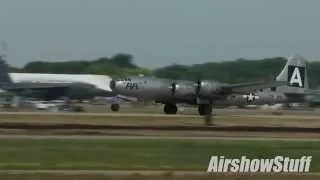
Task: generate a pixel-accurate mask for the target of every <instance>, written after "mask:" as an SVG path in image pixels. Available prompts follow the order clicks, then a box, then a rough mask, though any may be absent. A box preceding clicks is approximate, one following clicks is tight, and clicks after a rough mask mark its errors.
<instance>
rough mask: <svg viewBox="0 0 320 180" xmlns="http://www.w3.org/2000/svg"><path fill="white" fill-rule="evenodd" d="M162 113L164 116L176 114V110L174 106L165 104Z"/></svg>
mask: <svg viewBox="0 0 320 180" xmlns="http://www.w3.org/2000/svg"><path fill="white" fill-rule="evenodd" d="M163 111H164V113H166V114H177V111H178V108H177V106H176V105H175V104H165V105H164V110H163Z"/></svg>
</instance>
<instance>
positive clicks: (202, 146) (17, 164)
mask: <svg viewBox="0 0 320 180" xmlns="http://www.w3.org/2000/svg"><path fill="white" fill-rule="evenodd" d="M0 144H1V148H0V169H94V170H117V169H119V170H121V169H128V170H129V169H130V170H152V169H153V170H200V171H202V170H203V171H205V170H206V168H207V167H208V163H209V158H210V156H211V155H224V156H226V157H229V158H239V157H240V156H241V155H246V156H247V157H248V158H273V157H274V156H276V155H283V156H289V157H291V158H300V157H301V156H304V155H312V156H313V159H312V162H311V172H320V150H319V149H320V142H317V141H313V142H311V141H310V142H302V141H299V142H298V141H232V140H226V141H218V140H166V139H164V140H139V139H134V140H123V139H122V140H120V139H95V140H93V139H91V140H89V139H77V140H75V139H73V140H71V139H60V140H59V139H46V140H40V139H0Z"/></svg>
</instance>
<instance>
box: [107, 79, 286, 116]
mask: <svg viewBox="0 0 320 180" xmlns="http://www.w3.org/2000/svg"><path fill="white" fill-rule="evenodd" d="M285 83H286V82H272V83H265V82H252V83H240V84H227V83H220V82H217V81H209V80H201V81H200V80H199V81H197V82H193V81H186V80H171V79H165V78H156V77H140V76H131V77H127V78H122V79H115V80H112V81H111V82H110V88H111V89H112V91H114V93H116V94H120V95H123V96H127V97H135V98H137V99H142V100H146V101H155V102H156V103H162V104H164V112H165V113H166V114H176V113H177V110H178V109H177V105H176V104H177V103H188V104H196V105H198V112H199V114H200V115H210V114H211V113H212V104H213V102H214V101H216V100H220V99H223V100H225V99H226V98H227V97H228V95H230V94H243V93H247V92H251V91H254V90H256V89H261V88H268V87H277V86H280V85H284V84H285Z"/></svg>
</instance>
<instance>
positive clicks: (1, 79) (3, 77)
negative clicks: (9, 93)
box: [0, 54, 12, 84]
mask: <svg viewBox="0 0 320 180" xmlns="http://www.w3.org/2000/svg"><path fill="white" fill-rule="evenodd" d="M10 83H12V81H11V78H10V76H9V66H8V64H7V63H6V61H5V59H4V56H2V55H1V54H0V84H10Z"/></svg>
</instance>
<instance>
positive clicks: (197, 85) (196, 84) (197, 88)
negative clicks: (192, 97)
mask: <svg viewBox="0 0 320 180" xmlns="http://www.w3.org/2000/svg"><path fill="white" fill-rule="evenodd" d="M201 85H202V82H201V80H198V81H197V82H196V83H195V84H194V87H195V88H196V94H199V92H200V89H201Z"/></svg>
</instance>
